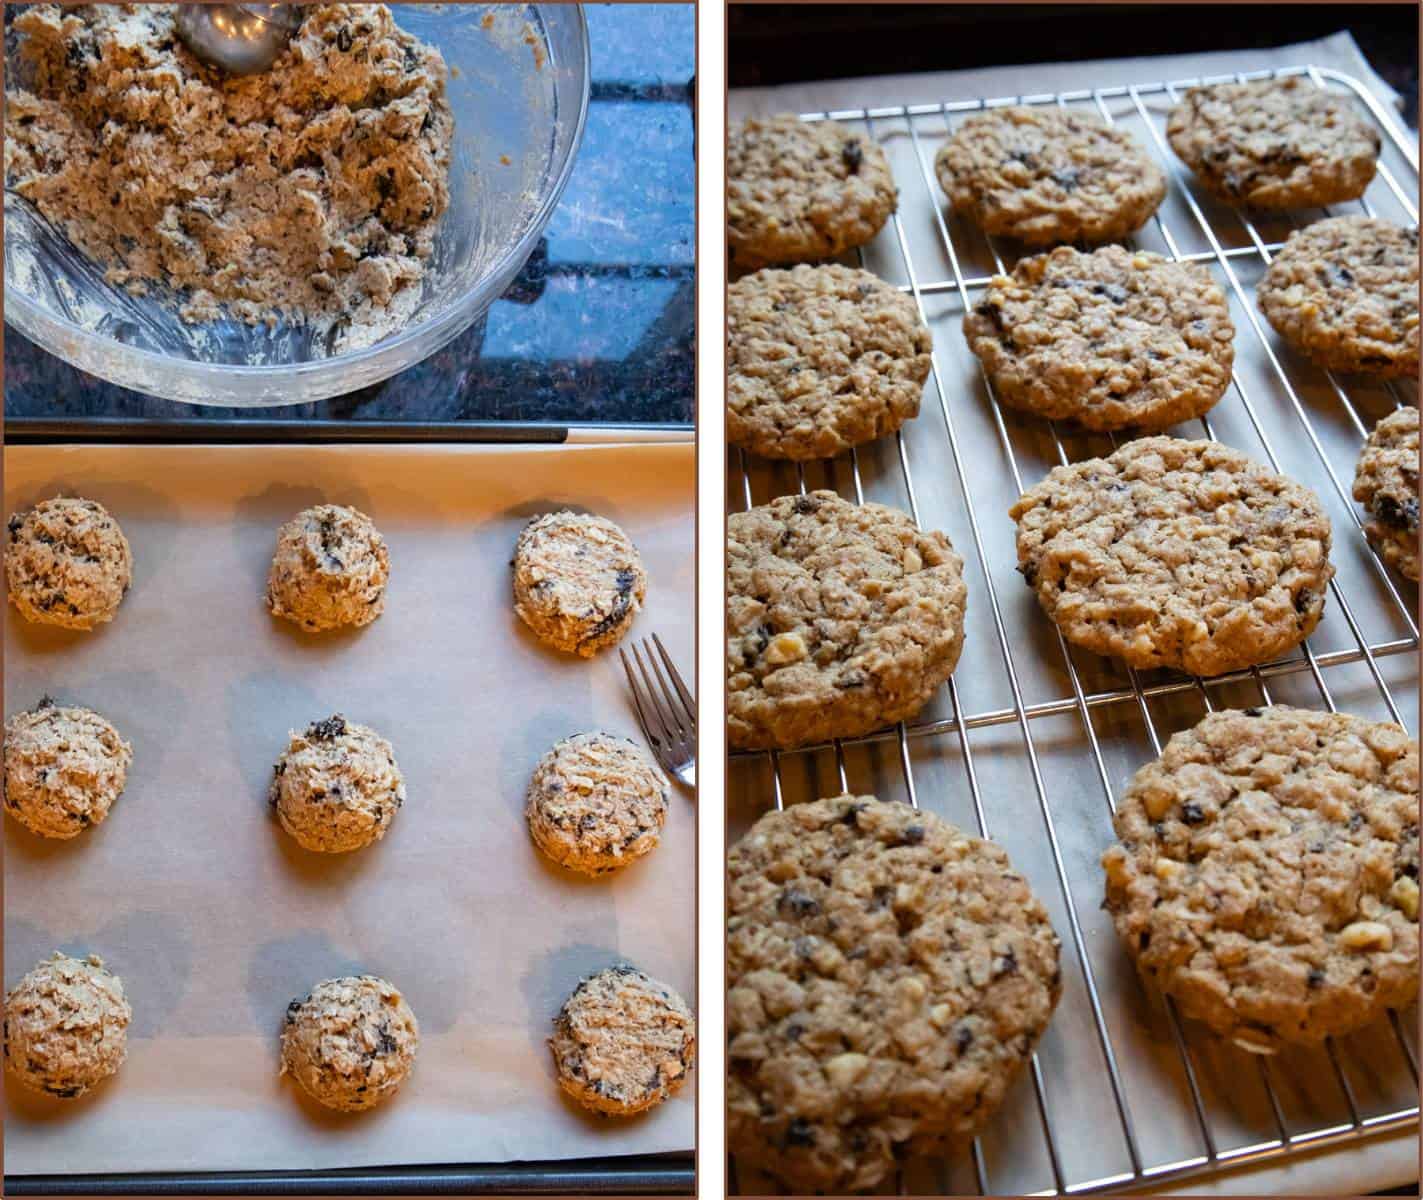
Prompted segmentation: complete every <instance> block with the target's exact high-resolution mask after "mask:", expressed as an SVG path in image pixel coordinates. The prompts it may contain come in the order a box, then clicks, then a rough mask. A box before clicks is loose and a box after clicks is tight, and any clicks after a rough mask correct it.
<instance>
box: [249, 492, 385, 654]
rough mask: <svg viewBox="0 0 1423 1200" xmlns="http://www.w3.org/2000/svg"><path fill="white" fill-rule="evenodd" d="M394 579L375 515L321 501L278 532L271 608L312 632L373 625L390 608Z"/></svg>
mask: <svg viewBox="0 0 1423 1200" xmlns="http://www.w3.org/2000/svg"><path fill="white" fill-rule="evenodd" d="M389 579H390V552H389V551H388V550H387V549H386V545H385V538H383V537H382V536H381V534H380V530H378V529H377V528H376V527H375V525H374V524H373V523H372V521H371V519H370V517H368V516H366V514H365V513H363V512H361V511H359V510H358V509H354V508H347V507H345V506H343V505H340V504H318V505H316V506H315V507H313V508H308V509H305V510H304V511H302V512H299V513H297V515H296V516H295V517H293V518H292V519H291V520H290V521H288V522H287V523H286V524H285V525H283V526H282V527H281V529H280V530H279V531H278V533H277V551H276V553H275V554H274V555H273V556H272V567H271V570H270V571H269V572H268V574H267V608H268V609H270V610H271V613H272V615H273V616H274V617H282V618H284V619H285V620H288V621H291V622H292V623H293V624H296V625H299V626H301V628H302V629H305V630H306V631H307V632H308V633H320V632H324V631H326V630H331V629H342V628H348V627H359V626H362V625H369V624H370V623H371V622H372V621H374V620H375V619H376V618H377V617H378V616H380V614H381V613H382V612H384V611H385V586H386V583H387V582H388V581H389Z"/></svg>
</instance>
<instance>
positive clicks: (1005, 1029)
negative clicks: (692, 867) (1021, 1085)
mask: <svg viewBox="0 0 1423 1200" xmlns="http://www.w3.org/2000/svg"><path fill="white" fill-rule="evenodd" d="M727 871H728V886H727V913H728V919H727V942H726V948H727V983H728V991H727V1001H726V1016H727V1039H728V1046H727V1081H726V1089H727V1136H728V1141H729V1144H730V1147H731V1150H732V1152H733V1153H735V1154H736V1155H737V1156H738V1158H739V1159H742V1160H744V1161H746V1162H749V1163H753V1164H755V1165H757V1166H760V1167H763V1168H765V1169H766V1170H768V1171H770V1172H772V1173H773V1174H775V1175H777V1176H779V1177H780V1178H781V1179H783V1180H784V1181H785V1182H786V1184H787V1185H788V1186H789V1187H790V1188H791V1190H792V1191H793V1192H797V1191H798V1192H802V1193H805V1192H811V1191H815V1192H828V1193H831V1194H838V1195H844V1194H846V1193H849V1192H856V1191H859V1190H861V1189H864V1188H872V1187H874V1186H875V1185H876V1184H877V1183H879V1182H880V1181H881V1180H883V1179H884V1178H885V1177H886V1176H887V1175H889V1173H890V1172H891V1171H893V1170H894V1168H895V1166H896V1164H897V1163H899V1162H900V1161H901V1160H902V1159H903V1158H904V1157H905V1156H908V1155H914V1154H938V1153H943V1152H945V1151H954V1150H957V1149H959V1148H962V1147H963V1146H965V1145H966V1144H967V1143H968V1142H969V1140H970V1139H971V1138H972V1137H973V1136H974V1135H975V1134H976V1133H977V1132H978V1131H979V1130H980V1129H982V1128H983V1127H984V1125H985V1124H987V1122H988V1121H989V1120H990V1119H991V1118H992V1116H993V1114H994V1112H995V1110H996V1109H997V1108H998V1105H999V1103H1000V1102H1001V1101H1002V1099H1003V1095H1004V1093H1005V1092H1006V1091H1007V1089H1008V1087H1009V1085H1010V1084H1011V1083H1012V1081H1013V1078H1014V1076H1015V1075H1016V1073H1017V1072H1018V1071H1019V1070H1020V1069H1021V1068H1022V1066H1023V1064H1024V1063H1025V1062H1026V1061H1027V1060H1028V1058H1029V1057H1030V1055H1031V1054H1032V1051H1033V1047H1034V1046H1035V1045H1036V1043H1037V1041H1038V1038H1039V1036H1040V1035H1041V1034H1042V1032H1043V1030H1044V1029H1045V1028H1046V1027H1047V1024H1048V1020H1049V1019H1050V1018H1051V1016H1052V1013H1053V1009H1054V1008H1055V1007H1056V1005H1057V1001H1058V997H1059V995H1060V994H1061V989H1062V973H1061V968H1060V966H1059V943H1058V938H1057V935H1056V934H1055V933H1054V932H1053V928H1052V925H1051V923H1050V922H1049V920H1048V916H1047V913H1046V911H1045V910H1044V909H1043V906H1042V904H1041V903H1040V902H1039V901H1038V899H1037V897H1036V896H1034V895H1033V892H1032V890H1031V889H1030V888H1029V886H1028V884H1027V882H1026V880H1024V878H1023V877H1022V876H1021V875H1020V874H1018V873H1017V872H1016V871H1014V870H1013V867H1012V864H1011V863H1010V862H1009V861H1008V856H1007V854H1005V853H1004V851H1003V849H1002V848H1001V847H999V846H997V845H995V844H994V843H992V842H987V841H983V840H982V839H980V838H976V837H971V836H969V835H967V834H965V833H962V832H961V831H959V830H958V829H956V828H954V826H952V825H949V824H948V823H946V822H944V821H941V820H940V819H939V818H937V817H935V816H934V815H933V814H931V813H926V812H921V811H920V810H918V809H915V808H911V807H910V806H909V805H907V804H896V803H888V802H884V801H880V800H876V799H874V798H873V797H869V796H848V795H846V796H838V797H836V798H834V799H827V800H817V801H814V802H813V803H808V804H793V805H791V806H790V807H789V808H787V809H785V810H784V811H780V812H771V813H768V814H767V815H766V816H764V817H762V818H761V820H759V821H758V822H757V823H756V824H755V826H753V827H752V829H751V831H750V832H749V833H747V835H746V836H745V837H744V838H742V839H741V841H740V842H739V843H737V845H736V846H734V847H733V848H732V850H731V853H730V855H729V856H728V859H727Z"/></svg>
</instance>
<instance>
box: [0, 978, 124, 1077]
mask: <svg viewBox="0 0 1423 1200" xmlns="http://www.w3.org/2000/svg"><path fill="white" fill-rule="evenodd" d="M132 1019H133V1010H132V1009H131V1008H130V1007H129V1002H128V1000H126V999H125V998H124V986H123V981H122V980H121V979H119V977H118V976H117V975H114V974H112V973H111V972H110V971H108V970H106V969H105V967H104V963H103V960H102V959H100V958H99V957H98V956H97V955H93V954H91V955H89V957H88V958H70V957H69V956H68V955H67V954H61V953H60V952H59V951H58V950H56V951H55V952H54V954H53V955H52V956H51V957H50V958H49V959H47V960H46V961H45V962H42V963H40V964H39V966H37V967H36V968H35V969H34V970H33V971H31V972H30V973H29V974H28V975H26V976H25V977H24V978H23V979H21V980H20V982H19V983H17V984H16V985H15V986H14V987H13V988H11V989H10V993H9V995H7V996H6V997H5V1066H6V1068H7V1069H8V1070H9V1071H10V1072H11V1073H12V1074H13V1075H14V1076H15V1078H16V1079H18V1080H19V1081H20V1082H21V1083H23V1084H24V1085H25V1086H26V1087H27V1088H30V1089H31V1090H32V1091H36V1092H44V1093H46V1094H47V1095H50V1096H58V1097H60V1098H61V1099H65V1100H70V1099H73V1098H75V1097H77V1096H82V1095H84V1093H85V1092H87V1091H89V1089H90V1088H93V1087H97V1086H98V1085H99V1084H100V1083H102V1082H103V1081H104V1080H105V1079H107V1078H108V1077H109V1076H110V1075H112V1074H114V1073H115V1072H116V1071H117V1070H118V1069H119V1068H120V1067H121V1066H123V1063H124V1058H125V1057H126V1056H127V1054H128V1026H129V1022H130V1021H131V1020H132Z"/></svg>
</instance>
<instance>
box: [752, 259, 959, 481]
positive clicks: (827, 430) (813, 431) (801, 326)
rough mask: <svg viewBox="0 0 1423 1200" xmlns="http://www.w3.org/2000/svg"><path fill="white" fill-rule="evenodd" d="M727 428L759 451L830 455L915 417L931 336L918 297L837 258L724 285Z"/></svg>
mask: <svg viewBox="0 0 1423 1200" xmlns="http://www.w3.org/2000/svg"><path fill="white" fill-rule="evenodd" d="M726 324H727V339H726V356H727V381H726V386H727V402H726V436H727V439H728V440H729V441H731V442H732V443H734V444H735V445H738V446H745V447H747V448H748V449H749V450H752V451H753V452H755V453H756V454H759V455H761V456H762V457H763V458H789V459H812V458H834V457H835V456H836V455H837V454H841V453H843V452H844V451H846V450H848V449H849V448H850V447H852V446H858V445H860V444H861V443H862V442H868V441H872V440H873V439H875V438H879V437H884V436H885V435H887V434H890V433H893V432H894V431H895V430H896V429H898V428H899V427H900V426H901V425H903V424H904V422H905V421H908V420H911V419H912V418H914V417H916V416H918V415H919V401H920V398H921V397H922V396H923V394H924V381H925V379H927V378H928V376H929V366H930V360H929V355H930V351H931V350H932V349H933V342H932V340H931V339H930V336H929V330H928V328H927V327H926V326H925V324H924V321H923V319H922V318H921V317H920V316H919V309H918V306H917V305H916V304H915V303H914V300H913V298H912V297H911V296H908V295H906V294H904V293H903V292H901V291H900V290H899V289H898V288H896V287H894V286H892V285H891V284H888V283H885V282H884V281H883V280H881V279H878V278H876V277H875V276H874V275H871V274H870V273H869V272H868V271H860V270H855V269H853V268H851V267H842V266H838V265H836V264H829V265H825V266H815V267H812V266H799V267H795V268H793V269H791V270H789V271H778V270H764V271H757V272H756V273H755V274H754V275H748V276H746V277H745V278H742V279H738V280H737V281H736V282H734V283H733V284H732V285H731V287H730V289H729V291H728V293H727V309H726Z"/></svg>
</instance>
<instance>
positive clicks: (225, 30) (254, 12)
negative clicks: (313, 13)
mask: <svg viewBox="0 0 1423 1200" xmlns="http://www.w3.org/2000/svg"><path fill="white" fill-rule="evenodd" d="M297 9H298V6H297V5H295V4H180V5H179V6H178V18H177V29H178V36H179V37H180V38H182V39H183V44H184V45H185V46H187V47H188V49H189V50H191V51H192V52H193V53H194V54H195V55H196V56H197V57H198V58H199V59H201V60H202V61H203V62H205V63H207V64H208V65H209V66H212V67H217V68H218V69H219V70H222V71H226V72H228V74H230V75H255V74H257V73H258V72H261V71H265V70H266V69H267V68H268V67H270V66H271V65H272V64H273V63H274V62H276V60H277V58H278V56H279V55H280V54H281V53H282V51H284V50H285V49H286V48H287V43H288V42H289V41H291V36H292V34H293V33H295V32H296V30H297V27H298V26H299V25H300V24H301V14H300V13H299V12H298V11H297Z"/></svg>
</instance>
